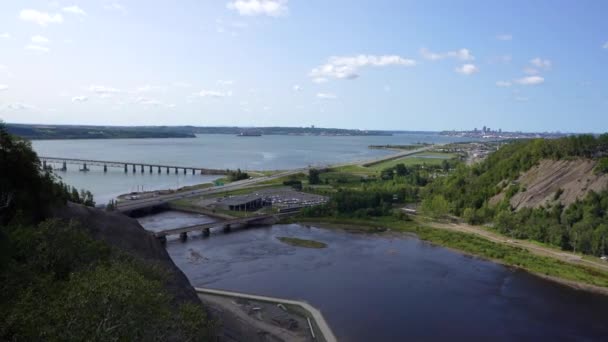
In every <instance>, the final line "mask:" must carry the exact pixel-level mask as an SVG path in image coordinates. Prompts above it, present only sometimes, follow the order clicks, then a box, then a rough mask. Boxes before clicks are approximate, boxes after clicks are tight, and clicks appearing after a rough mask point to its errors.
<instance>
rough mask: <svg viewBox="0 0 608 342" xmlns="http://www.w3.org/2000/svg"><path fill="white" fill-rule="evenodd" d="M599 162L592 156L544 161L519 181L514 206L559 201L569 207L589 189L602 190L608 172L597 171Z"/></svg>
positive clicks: (496, 199) (498, 197) (494, 201)
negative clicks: (592, 158) (590, 157)
mask: <svg viewBox="0 0 608 342" xmlns="http://www.w3.org/2000/svg"><path fill="white" fill-rule="evenodd" d="M596 165H597V161H595V160H591V159H576V160H543V161H541V162H540V163H539V164H538V165H536V166H534V167H532V168H531V169H530V170H528V171H525V172H524V173H522V174H521V176H520V177H519V178H518V179H517V180H516V181H515V183H516V184H519V192H517V193H516V194H515V195H513V196H512V197H511V199H510V204H511V207H513V208H514V209H516V210H518V209H521V208H538V207H540V206H546V205H548V204H551V203H555V202H559V203H561V204H562V205H564V206H565V207H568V206H570V205H571V204H572V203H574V202H575V201H576V200H580V199H583V198H584V197H585V196H586V195H587V194H588V193H589V191H595V192H600V191H602V190H604V189H606V187H607V186H608V175H607V174H599V173H597V172H595V171H594V170H595V167H596ZM505 192H506V189H505V190H503V191H501V192H500V193H499V194H498V195H496V196H494V197H493V198H492V199H491V200H490V204H492V205H495V204H498V203H499V202H500V201H501V200H502V199H503V198H504V196H505Z"/></svg>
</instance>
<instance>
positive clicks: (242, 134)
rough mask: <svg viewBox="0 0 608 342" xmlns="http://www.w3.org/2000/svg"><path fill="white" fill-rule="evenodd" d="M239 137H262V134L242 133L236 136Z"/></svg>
mask: <svg viewBox="0 0 608 342" xmlns="http://www.w3.org/2000/svg"><path fill="white" fill-rule="evenodd" d="M236 136H237V137H261V136H262V133H260V132H241V133H239V134H237V135H236Z"/></svg>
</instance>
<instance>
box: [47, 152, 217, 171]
mask: <svg viewBox="0 0 608 342" xmlns="http://www.w3.org/2000/svg"><path fill="white" fill-rule="evenodd" d="M38 159H40V161H41V162H42V167H43V168H44V169H46V168H48V167H49V164H60V165H61V168H60V169H59V170H61V171H67V166H68V164H75V165H81V166H82V168H80V169H79V170H80V171H89V170H90V169H89V166H91V165H97V166H101V167H103V171H104V172H107V171H108V168H109V167H114V168H121V169H124V172H125V173H127V172H129V167H130V168H131V171H132V172H133V173H135V172H137V171H138V169H139V172H141V173H144V172H146V169H147V170H148V172H149V173H153V172H154V171H156V172H157V173H161V172H163V170H165V172H166V173H167V174H169V173H170V172H171V170H173V171H174V173H175V174H177V173H178V172H179V170H182V171H183V173H184V174H186V173H187V172H188V171H191V172H192V174H193V175H194V174H196V173H197V172H198V173H200V174H201V175H225V174H226V170H219V169H209V168H204V167H198V166H181V165H166V164H156V163H142V162H125V161H109V160H94V159H78V158H62V157H48V156H38Z"/></svg>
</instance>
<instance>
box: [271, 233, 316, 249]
mask: <svg viewBox="0 0 608 342" xmlns="http://www.w3.org/2000/svg"><path fill="white" fill-rule="evenodd" d="M277 239H279V240H280V241H281V242H283V243H286V244H288V245H292V246H296V247H306V248H325V247H327V244H325V243H323V242H319V241H315V240H306V239H300V238H294V237H286V236H277Z"/></svg>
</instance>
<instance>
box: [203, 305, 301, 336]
mask: <svg viewBox="0 0 608 342" xmlns="http://www.w3.org/2000/svg"><path fill="white" fill-rule="evenodd" d="M199 298H200V299H201V301H202V302H203V304H204V305H205V306H206V307H208V308H210V309H211V310H212V311H215V312H218V313H221V317H222V320H223V327H222V330H223V336H222V337H223V338H222V340H225V341H272V342H275V341H276V342H278V341H290V342H291V341H295V342H306V341H313V339H312V337H311V335H310V332H309V327H308V322H307V321H306V318H304V317H302V316H299V315H296V314H291V313H289V312H286V311H285V310H284V309H283V308H281V307H279V306H277V305H276V304H273V303H267V302H261V301H254V300H248V299H242V298H231V297H225V296H216V295H209V294H199Z"/></svg>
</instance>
